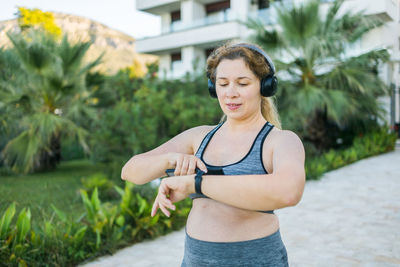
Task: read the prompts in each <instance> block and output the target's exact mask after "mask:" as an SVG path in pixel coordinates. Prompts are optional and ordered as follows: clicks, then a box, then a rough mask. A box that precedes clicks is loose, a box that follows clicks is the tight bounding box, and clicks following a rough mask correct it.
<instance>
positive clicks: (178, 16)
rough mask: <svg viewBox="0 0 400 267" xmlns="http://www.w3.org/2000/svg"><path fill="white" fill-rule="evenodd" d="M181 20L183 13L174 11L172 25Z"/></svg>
mask: <svg viewBox="0 0 400 267" xmlns="http://www.w3.org/2000/svg"><path fill="white" fill-rule="evenodd" d="M178 20H181V11H180V10H177V11H173V12H171V23H173V22H175V21H178Z"/></svg>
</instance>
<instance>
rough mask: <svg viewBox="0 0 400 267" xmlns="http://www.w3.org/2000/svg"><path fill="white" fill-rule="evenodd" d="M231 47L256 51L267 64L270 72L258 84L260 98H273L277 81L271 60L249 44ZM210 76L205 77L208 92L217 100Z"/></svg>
mask: <svg viewBox="0 0 400 267" xmlns="http://www.w3.org/2000/svg"><path fill="white" fill-rule="evenodd" d="M231 47H246V48H249V49H251V50H253V51H256V52H257V53H259V54H260V55H262V56H263V57H264V59H265V62H266V63H267V65H268V67H269V69H270V70H271V72H270V73H269V74H268V75H267V76H265V77H263V78H262V79H261V82H260V93H261V95H262V96H265V97H268V96H273V95H274V94H275V93H276V91H277V89H278V79H277V78H276V76H275V66H274V63H272V60H271V59H270V57H269V56H268V55H267V54H266V53H265V52H264V51H262V50H261V49H260V48H258V47H257V46H254V45H250V44H243V43H242V44H234V45H232V46H231ZM209 75H210V74H208V75H207V78H208V91H209V93H210V95H211V97H214V98H217V91H216V89H215V84H214V83H213V82H212V81H211V77H210V76H209Z"/></svg>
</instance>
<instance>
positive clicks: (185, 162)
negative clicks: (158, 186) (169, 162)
mask: <svg viewBox="0 0 400 267" xmlns="http://www.w3.org/2000/svg"><path fill="white" fill-rule="evenodd" d="M188 166H189V160H188V157H184V158H183V162H182V166H181V175H187V171H188Z"/></svg>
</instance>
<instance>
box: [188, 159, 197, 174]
mask: <svg viewBox="0 0 400 267" xmlns="http://www.w3.org/2000/svg"><path fill="white" fill-rule="evenodd" d="M194 173H196V160H193V159H191V160H190V161H189V169H188V173H187V174H194Z"/></svg>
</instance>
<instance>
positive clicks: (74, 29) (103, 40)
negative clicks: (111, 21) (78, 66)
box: [0, 12, 158, 74]
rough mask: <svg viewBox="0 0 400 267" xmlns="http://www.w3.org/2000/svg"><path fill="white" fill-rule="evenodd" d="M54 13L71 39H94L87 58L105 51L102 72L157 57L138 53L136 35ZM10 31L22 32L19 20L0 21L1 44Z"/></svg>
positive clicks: (76, 17) (144, 62) (108, 71)
mask: <svg viewBox="0 0 400 267" xmlns="http://www.w3.org/2000/svg"><path fill="white" fill-rule="evenodd" d="M52 13H53V14H54V18H55V21H56V23H57V25H58V26H60V27H61V29H62V31H63V33H66V34H68V37H69V39H70V40H71V41H79V40H81V41H89V40H91V41H92V42H93V44H92V46H91V47H90V49H89V51H88V55H87V59H88V60H93V59H95V58H97V57H98V56H99V55H101V54H102V53H103V52H104V53H105V54H104V56H103V63H102V64H100V66H99V67H98V69H99V70H100V71H103V72H106V73H109V74H112V73H115V72H116V71H118V70H119V69H121V68H124V67H127V66H130V65H132V64H133V61H134V60H137V61H138V62H139V63H140V64H141V66H142V67H143V68H145V64H146V63H148V62H153V61H155V60H157V59H158V57H156V56H152V55H146V54H138V53H136V52H135V38H133V37H131V36H129V35H127V34H125V33H122V32H120V31H117V30H114V29H111V28H109V27H107V26H105V25H103V24H101V23H99V22H96V21H94V20H91V19H88V18H84V17H81V16H75V15H68V14H63V13H57V12H52ZM132 27H134V25H132ZM8 31H19V27H18V22H17V19H13V20H7V21H0V47H2V46H5V47H8V46H10V40H9V39H8V37H7V35H6V33H7V32H8Z"/></svg>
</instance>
